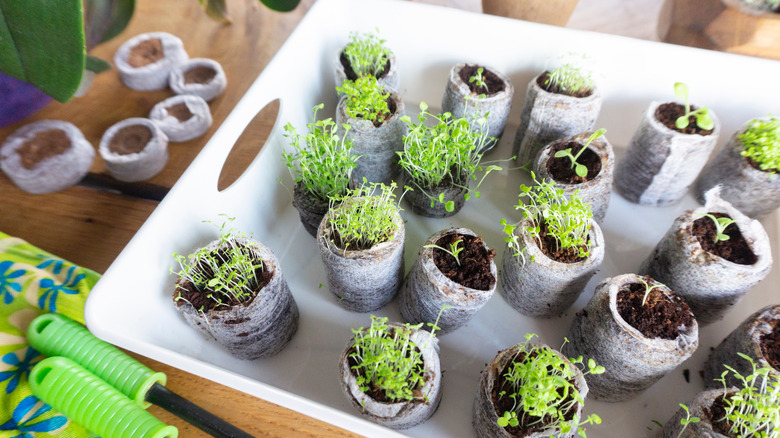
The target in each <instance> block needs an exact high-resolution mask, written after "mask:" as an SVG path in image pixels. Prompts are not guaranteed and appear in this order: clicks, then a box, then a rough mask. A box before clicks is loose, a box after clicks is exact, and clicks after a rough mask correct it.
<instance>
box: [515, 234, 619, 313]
mask: <svg viewBox="0 0 780 438" xmlns="http://www.w3.org/2000/svg"><path fill="white" fill-rule="evenodd" d="M530 225H531V222H530V220H528V219H525V220H523V221H522V222H520V223H519V224H518V225H517V227H516V228H515V230H514V233H515V235H516V236H518V237H519V239H518V240H519V243H520V248H519V249H520V251H523V252H524V254H523V256H522V257H516V256H515V253H516V250H515V249H513V248H511V247H509V246H507V247H506V249H505V250H504V263H503V266H502V269H501V273H500V279H501V290H502V292H501V293H502V295H503V296H504V299H505V300H506V301H507V303H509V304H510V305H511V306H512V307H513V308H514V309H515V310H517V311H518V312H520V313H522V314H523V315H526V316H532V317H538V318H552V317H553V316H557V315H560V314H561V313H563V312H564V311H566V309H568V308H569V307H571V305H572V304H574V302H575V301H577V298H578V297H579V296H580V294H581V293H582V291H583V289H585V285H586V284H587V283H588V281H589V280H590V279H591V277H593V275H595V274H596V272H597V271H598V269H599V267H600V266H601V262H602V261H603V260H604V236H603V234H602V232H601V227H599V225H598V224H597V223H596V222H595V221H593V220H591V221H590V234H589V236H588V239H589V241H590V242H593V243H592V244H591V248H590V255H589V256H588V257H586V258H584V259H579V260H568V261H558V260H556V259H554V258H551V257H550V256H549V255H548V254H547V253H546V252H545V250H543V249H542V248H540V246H539V242H538V241H537V239H535V238H534V237H532V236H531V235H530V234H529V233H528V232H527V231H525V228H526V227H528V226H530ZM543 245H544V243H543ZM545 247H546V246H545Z"/></svg>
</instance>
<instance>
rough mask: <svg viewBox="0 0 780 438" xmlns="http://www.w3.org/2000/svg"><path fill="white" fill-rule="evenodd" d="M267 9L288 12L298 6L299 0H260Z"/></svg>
mask: <svg viewBox="0 0 780 438" xmlns="http://www.w3.org/2000/svg"><path fill="white" fill-rule="evenodd" d="M260 1H261V2H262V3H263V4H264V5H265V6H266V7H268V9H273V10H274V11H279V12H290V11H292V10H293V9H295V8H296V7H297V6H298V3H299V2H300V0H260Z"/></svg>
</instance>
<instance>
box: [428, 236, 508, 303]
mask: <svg viewBox="0 0 780 438" xmlns="http://www.w3.org/2000/svg"><path fill="white" fill-rule="evenodd" d="M457 241H460V243H459V244H458V248H462V251H461V252H460V253H458V260H455V257H453V256H452V255H451V254H449V253H448V252H446V251H442V250H441V249H439V248H433V263H434V264H436V267H437V268H439V271H441V273H442V274H444V276H445V277H447V278H449V279H450V280H452V281H454V282H455V283H458V284H460V285H462V286H465V287H468V288H471V289H477V290H490V288H491V287H493V285H494V284H496V277H494V276H493V274H492V273H491V272H490V262H491V261H492V260H493V258H494V257H495V256H496V250H494V249H491V250H489V251H486V250H485V244H484V242H483V241H482V238H481V237H474V236H464V235H462V234H447V235H445V236H442V237H441V238H440V239H439V240H438V241H437V242H436V245H437V246H440V247H442V248H445V249H447V250H450V245H451V244H453V243H455V242H457ZM458 261H460V264H458Z"/></svg>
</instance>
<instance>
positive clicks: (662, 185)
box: [615, 102, 720, 207]
mask: <svg viewBox="0 0 780 438" xmlns="http://www.w3.org/2000/svg"><path fill="white" fill-rule="evenodd" d="M684 114H685V107H684V106H683V105H681V104H678V103H673V102H670V103H664V104H662V103H660V102H653V103H651V104H650V107H649V108H648V109H647V111H646V112H645V113H644V116H643V117H642V120H641V121H640V122H639V127H638V128H637V130H636V132H635V133H634V136H633V137H632V138H631V142H630V143H629V144H628V149H627V150H626V154H625V156H624V157H623V158H622V159H621V160H620V162H619V163H618V165H617V168H616V169H615V188H616V189H617V190H618V192H620V194H621V195H622V196H623V197H624V198H626V199H627V200H629V201H631V202H634V203H638V204H641V205H653V206H658V207H662V206H666V205H671V204H676V203H677V202H679V201H680V199H682V197H683V196H685V194H686V193H687V192H688V186H690V185H691V184H692V183H693V182H694V180H695V179H696V177H697V176H698V175H699V172H700V171H701V169H702V167H704V164H705V163H706V162H707V158H709V156H710V153H711V152H712V149H713V148H714V147H715V144H716V143H717V142H718V136H719V135H720V121H719V120H718V118H717V117H716V116H715V113H714V112H712V111H710V112H709V115H710V118H711V119H712V121H713V123H714V127H713V128H712V129H710V130H702V129H701V128H699V127H698V126H697V125H696V121H695V117H694V116H690V119H691V120H693V121H692V122H691V123H689V125H688V127H687V128H685V129H683V130H679V129H677V128H676V127H675V120H676V119H677V118H678V117H680V116H683V115H684Z"/></svg>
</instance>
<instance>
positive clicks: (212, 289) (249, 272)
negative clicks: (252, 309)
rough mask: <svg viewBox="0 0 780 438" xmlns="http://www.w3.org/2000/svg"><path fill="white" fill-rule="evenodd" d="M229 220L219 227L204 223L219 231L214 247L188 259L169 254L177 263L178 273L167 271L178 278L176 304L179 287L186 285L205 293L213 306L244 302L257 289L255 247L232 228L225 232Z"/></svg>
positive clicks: (259, 263)
mask: <svg viewBox="0 0 780 438" xmlns="http://www.w3.org/2000/svg"><path fill="white" fill-rule="evenodd" d="M233 220H234V218H227V220H226V221H225V222H223V223H222V225H221V226H217V225H216V224H214V223H213V222H211V221H204V222H207V223H211V224H212V225H214V226H216V227H217V228H218V229H219V232H220V235H219V244H218V245H217V246H216V248H213V249H209V248H207V247H203V248H200V249H198V250H197V251H195V252H194V253H192V254H190V255H188V256H184V255H181V254H177V253H174V254H173V257H174V259H175V260H176V262H177V263H178V264H179V270H178V271H175V270H174V269H173V267H171V268H170V272H171V273H172V274H175V275H177V276H178V277H179V281H178V282H177V285H176V298H175V300H176V301H180V300H185V298H184V297H182V291H183V289H182V287H183V285H185V284H186V283H189V284H191V285H192V287H193V288H195V290H197V291H198V292H201V293H203V294H206V297H207V298H208V299H210V300H212V301H214V302H215V303H216V306H214V307H219V306H223V305H224V306H227V305H232V304H233V303H245V302H248V301H249V300H251V298H252V297H253V296H254V293H255V291H256V290H257V288H258V287H259V283H258V278H257V276H256V273H257V271H262V269H263V258H262V256H261V255H260V254H259V253H258V252H257V249H256V248H255V247H253V246H252V245H247V244H246V243H245V239H246V235H245V234H243V233H241V232H239V231H236V230H234V229H232V228H231V229H226V226H227V223H229V222H231V221H233ZM198 310H199V311H203V309H198Z"/></svg>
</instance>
